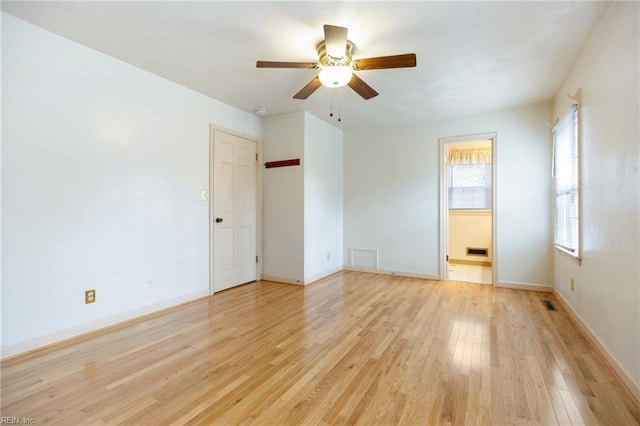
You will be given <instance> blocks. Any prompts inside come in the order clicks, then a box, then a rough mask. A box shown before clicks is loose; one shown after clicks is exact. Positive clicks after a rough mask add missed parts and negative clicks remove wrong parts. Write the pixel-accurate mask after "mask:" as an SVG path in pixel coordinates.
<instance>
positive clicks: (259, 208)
mask: <svg viewBox="0 0 640 426" xmlns="http://www.w3.org/2000/svg"><path fill="white" fill-rule="evenodd" d="M216 131H218V132H222V133H226V134H228V135H232V136H236V137H239V138H242V139H246V140H248V141H251V142H255V144H256V154H257V159H256V163H257V164H256V256H258V262H256V280H259V279H260V277H261V275H262V168H261V167H260V163H259V159H261V158H262V140H261V139H260V138H258V137H255V136H251V135H248V134H246V133H242V132H238V131H235V130H230V129H227V128H225V127H220V126H217V125H215V124H213V123H210V124H209V219H208V220H209V294H213V293H214V291H215V254H216V253H215V226H214V220H215V219H214V218H215V213H216V211H215V207H216V206H215V197H214V194H213V191H214V189H215V170H214V168H215V158H214V152H215V150H214V144H215V132H216Z"/></svg>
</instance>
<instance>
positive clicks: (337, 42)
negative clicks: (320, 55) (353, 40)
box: [324, 25, 347, 58]
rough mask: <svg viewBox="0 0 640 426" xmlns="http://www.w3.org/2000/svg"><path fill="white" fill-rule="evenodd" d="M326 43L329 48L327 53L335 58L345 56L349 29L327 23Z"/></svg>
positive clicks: (325, 30)
mask: <svg viewBox="0 0 640 426" xmlns="http://www.w3.org/2000/svg"><path fill="white" fill-rule="evenodd" d="M324 44H325V46H326V48H327V55H329V56H331V57H333V58H344V57H345V55H346V50H347V29H346V28H344V27H336V26H333V25H325V26H324Z"/></svg>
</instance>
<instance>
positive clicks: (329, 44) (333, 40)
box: [256, 25, 416, 99]
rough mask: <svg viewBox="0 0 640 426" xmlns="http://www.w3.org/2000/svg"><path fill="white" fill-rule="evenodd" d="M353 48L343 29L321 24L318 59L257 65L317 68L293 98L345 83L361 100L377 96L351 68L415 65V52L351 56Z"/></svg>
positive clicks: (345, 30) (303, 96)
mask: <svg viewBox="0 0 640 426" xmlns="http://www.w3.org/2000/svg"><path fill="white" fill-rule="evenodd" d="M354 49H355V47H354V45H353V43H352V42H350V41H349V40H347V29H346V28H344V27H336V26H334V25H325V26H324V41H322V42H320V44H318V46H317V47H316V50H317V51H318V62H273V61H258V62H257V63H256V67H257V68H305V69H319V70H320V72H319V73H318V75H317V76H316V77H315V78H314V79H313V80H311V81H310V82H309V83H308V84H307V85H306V86H304V87H303V88H302V89H301V90H300V91H299V92H298V93H296V94H295V95H294V96H293V98H294V99H307V98H308V97H309V96H311V95H312V94H313V92H315V91H316V90H318V88H319V87H320V86H326V87H342V86H346V85H348V86H349V87H351V88H352V89H353V90H354V91H355V92H356V93H358V94H359V95H360V96H362V97H363V98H364V99H371V98H373V97H374V96H378V92H376V91H375V90H374V89H373V88H372V87H371V86H369V85H368V84H367V83H365V82H364V81H363V80H362V79H361V78H360V77H358V76H357V75H355V74H354V73H353V71H365V70H380V69H388V68H407V67H415V66H416V54H415V53H407V54H403V55H393V56H381V57H377V58H366V59H353V58H352V57H353V51H354Z"/></svg>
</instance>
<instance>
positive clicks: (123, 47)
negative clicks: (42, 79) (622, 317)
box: [2, 1, 609, 128]
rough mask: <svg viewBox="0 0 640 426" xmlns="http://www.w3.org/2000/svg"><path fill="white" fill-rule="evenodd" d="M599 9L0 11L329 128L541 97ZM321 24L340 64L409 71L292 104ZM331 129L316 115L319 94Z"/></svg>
mask: <svg viewBox="0 0 640 426" xmlns="http://www.w3.org/2000/svg"><path fill="white" fill-rule="evenodd" d="M608 4H609V3H607V2H591V1H588V2H586V1H562V2H559V1H543V2H483V1H474V2H322V1H313V2H243V1H226V2H216V1H200V2H166V1H156V2H94V1H78V2H51V1H49V2H27V1H23V2H7V1H3V2H2V10H3V11H5V12H7V13H10V14H12V15H14V16H16V17H18V18H21V19H24V20H26V21H29V22H32V23H34V24H36V25H38V26H41V27H44V28H46V29H49V30H51V31H53V32H55V33H58V34H60V35H62V36H64V37H66V38H69V39H71V40H75V41H77V42H79V43H81V44H84V45H86V46H89V47H91V48H93V49H96V50H99V51H101V52H104V53H106V54H108V55H110V56H113V57H116V58H119V59H121V60H123V61H125V62H128V63H130V64H133V65H135V66H137V67H140V68H142V69H145V70H147V71H150V72H152V73H154V74H157V75H159V76H162V77H164V78H166V79H168V80H172V81H174V82H176V83H179V84H181V85H183V86H186V87H190V88H191V89H193V90H196V91H198V92H201V93H204V94H206V95H208V96H211V97H212V98H215V99H218V100H220V101H223V102H226V103H228V104H230V105H233V106H235V107H237V108H240V109H242V110H245V111H248V112H252V113H253V112H254V111H255V109H256V108H257V107H265V108H266V109H267V111H268V113H267V115H275V114H282V113H287V112H292V111H299V110H306V111H309V112H311V113H312V114H314V115H316V116H318V117H320V118H322V119H325V120H327V121H328V122H331V123H332V124H334V125H336V126H338V127H341V128H357V127H365V126H370V125H380V124H400V123H408V122H416V121H425V120H430V119H438V118H445V117H452V116H459V115H467V114H474V113H479V112H483V111H488V110H495V109H501V108H506V107H511V106H515V105H523V104H529V103H534V102H542V101H547V100H549V99H551V97H552V96H553V95H554V94H555V92H556V90H557V89H558V87H559V86H560V84H561V83H562V80H563V79H564V77H565V75H566V74H567V73H568V71H569V69H570V67H571V66H572V65H573V63H574V62H575V61H576V59H577V58H578V56H579V54H580V52H581V50H582V48H583V47H584V45H585V44H586V42H587V40H588V38H589V36H590V34H591V33H592V32H593V31H594V29H595V28H596V26H597V24H598V22H599V20H600V18H601V16H602V15H603V13H605V11H606V10H607V7H608ZM323 24H332V25H339V26H345V27H347V28H348V29H349V40H351V41H352V42H353V43H354V44H355V46H356V49H355V54H354V59H358V58H364V57H375V56H386V55H393V54H401V53H411V52H415V53H416V54H417V62H418V65H417V67H416V68H404V69H392V70H370V71H360V72H359V73H358V75H359V76H360V77H361V78H362V79H364V80H365V81H366V82H367V83H368V84H369V85H371V86H372V87H373V88H374V89H376V90H377V91H378V92H379V93H380V95H379V96H377V97H375V98H373V99H371V100H368V101H365V100H363V99H362V98H360V97H359V96H358V95H357V94H355V92H353V91H352V90H351V89H349V88H343V89H340V93H339V94H336V89H327V88H324V87H322V88H320V89H319V90H318V91H317V92H315V93H314V94H313V95H312V96H311V97H310V98H309V99H307V100H305V101H300V100H295V99H292V96H293V95H294V94H295V93H296V92H297V91H298V90H299V89H301V88H302V87H303V86H304V85H305V84H306V83H308V82H309V81H310V80H311V79H312V78H313V77H314V76H315V72H316V71H314V70H303V69H257V68H256V67H255V63H256V60H272V61H316V60H317V55H316V51H315V46H316V45H317V43H318V42H320V41H321V40H322V39H323V32H322V26H323ZM338 97H339V105H340V109H341V114H342V122H341V123H337V122H336V120H335V117H334V118H330V117H329V109H330V105H331V100H332V98H333V99H334V103H335V104H336V109H337V103H338V100H337V98H338Z"/></svg>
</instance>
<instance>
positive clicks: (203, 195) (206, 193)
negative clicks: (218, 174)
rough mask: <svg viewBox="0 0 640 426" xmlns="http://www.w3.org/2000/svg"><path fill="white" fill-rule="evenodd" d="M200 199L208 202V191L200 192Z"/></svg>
mask: <svg viewBox="0 0 640 426" xmlns="http://www.w3.org/2000/svg"><path fill="white" fill-rule="evenodd" d="M200 198H202V199H203V200H205V201H206V200H208V199H209V191H202V192H200Z"/></svg>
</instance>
